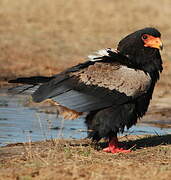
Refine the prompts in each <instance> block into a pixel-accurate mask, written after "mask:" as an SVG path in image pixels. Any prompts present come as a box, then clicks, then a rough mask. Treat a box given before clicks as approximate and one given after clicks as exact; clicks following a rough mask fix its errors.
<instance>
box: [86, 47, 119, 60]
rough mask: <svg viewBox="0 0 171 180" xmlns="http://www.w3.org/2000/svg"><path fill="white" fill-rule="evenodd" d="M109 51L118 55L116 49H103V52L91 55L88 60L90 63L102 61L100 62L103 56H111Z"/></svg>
mask: <svg viewBox="0 0 171 180" xmlns="http://www.w3.org/2000/svg"><path fill="white" fill-rule="evenodd" d="M109 50H110V51H113V52H115V53H118V51H117V50H116V49H112V48H106V49H101V50H99V51H97V52H95V53H94V55H89V56H88V60H89V61H100V60H102V59H101V58H102V57H103V56H109V53H108V51H109Z"/></svg>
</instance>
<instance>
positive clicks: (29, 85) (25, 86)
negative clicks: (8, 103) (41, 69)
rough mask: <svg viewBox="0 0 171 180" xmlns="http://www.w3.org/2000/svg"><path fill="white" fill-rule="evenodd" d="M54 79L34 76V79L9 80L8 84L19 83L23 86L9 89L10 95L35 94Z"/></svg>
mask: <svg viewBox="0 0 171 180" xmlns="http://www.w3.org/2000/svg"><path fill="white" fill-rule="evenodd" d="M53 78H54V77H53V76H52V77H46V76H32V77H21V78H17V79H12V80H9V81H8V83H19V84H22V85H19V86H16V87H12V88H10V89H8V92H9V93H13V94H21V93H23V94H33V93H34V92H35V91H36V90H37V89H38V88H39V86H40V85H41V84H44V83H46V82H48V81H50V80H51V79H53Z"/></svg>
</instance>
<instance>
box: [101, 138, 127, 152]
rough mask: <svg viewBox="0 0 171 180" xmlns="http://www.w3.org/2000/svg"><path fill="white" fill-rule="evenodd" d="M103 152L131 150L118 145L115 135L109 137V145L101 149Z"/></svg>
mask: <svg viewBox="0 0 171 180" xmlns="http://www.w3.org/2000/svg"><path fill="white" fill-rule="evenodd" d="M103 151H104V152H111V153H113V154H114V153H128V152H131V150H129V149H128V150H126V149H124V148H119V147H118V139H117V137H115V138H113V139H111V140H110V141H109V147H107V148H104V149H103Z"/></svg>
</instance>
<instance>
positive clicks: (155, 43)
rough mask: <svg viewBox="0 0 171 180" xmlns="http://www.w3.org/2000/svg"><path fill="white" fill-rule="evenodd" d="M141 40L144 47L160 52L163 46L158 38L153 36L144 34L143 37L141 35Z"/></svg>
mask: <svg viewBox="0 0 171 180" xmlns="http://www.w3.org/2000/svg"><path fill="white" fill-rule="evenodd" d="M141 38H142V40H143V42H144V46H145V47H151V48H157V49H160V50H162V48H163V44H162V42H161V39H160V38H159V37H154V36H151V35H148V34H144V35H142V37H141Z"/></svg>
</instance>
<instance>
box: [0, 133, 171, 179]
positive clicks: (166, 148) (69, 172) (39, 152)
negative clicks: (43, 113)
mask: <svg viewBox="0 0 171 180" xmlns="http://www.w3.org/2000/svg"><path fill="white" fill-rule="evenodd" d="M120 140H121V141H124V143H125V145H126V147H127V148H132V150H135V151H132V152H131V153H129V154H110V153H109V154H108V153H104V152H102V151H101V148H102V147H104V146H105V143H101V144H100V146H96V148H95V149H94V147H93V145H90V142H89V141H88V140H52V141H49V142H39V143H26V144H16V145H13V146H8V147H3V148H0V163H1V166H0V179H2V180H4V179H6V180H8V179H17V180H18V179H19V180H30V179H40V180H51V179H52V180H53V179H54V180H56V179H64V180H67V179H68V180H69V179H73V180H76V179H85V180H86V179H87V180H89V179H93V180H102V179H111V180H112V179H121V180H122V179H124V180H127V179H132V180H137V179H143V180H149V179H151V180H156V179H160V180H167V179H168V180H169V178H170V176H171V145H170V144H171V135H167V136H152V137H150V136H146V137H141V136H136V137H135V136H134V137H130V136H129V137H124V138H123V137H122V138H121V139H120Z"/></svg>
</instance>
